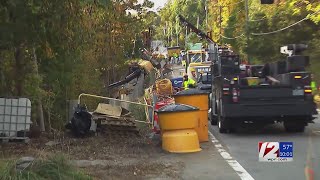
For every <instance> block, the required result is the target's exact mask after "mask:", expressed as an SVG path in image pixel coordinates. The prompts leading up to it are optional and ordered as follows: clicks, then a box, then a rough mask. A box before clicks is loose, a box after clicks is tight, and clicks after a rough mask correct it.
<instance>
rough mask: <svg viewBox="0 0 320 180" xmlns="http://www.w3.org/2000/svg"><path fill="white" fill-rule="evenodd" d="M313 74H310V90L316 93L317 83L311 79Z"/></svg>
mask: <svg viewBox="0 0 320 180" xmlns="http://www.w3.org/2000/svg"><path fill="white" fill-rule="evenodd" d="M313 78H314V77H313V74H311V84H310V86H311V90H312V94H316V93H317V83H316V82H315V81H314V80H313Z"/></svg>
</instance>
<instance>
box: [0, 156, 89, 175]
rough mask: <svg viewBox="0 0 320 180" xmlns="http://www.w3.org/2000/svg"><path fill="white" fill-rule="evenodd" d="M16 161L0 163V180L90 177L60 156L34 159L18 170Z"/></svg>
mask: <svg viewBox="0 0 320 180" xmlns="http://www.w3.org/2000/svg"><path fill="white" fill-rule="evenodd" d="M16 164H17V161H16V160H11V161H3V162H1V163H0V179H3V180H29V179H32V180H40V179H48V180H59V179H61V180H63V179H74V180H90V179H92V178H91V177H90V176H88V175H86V174H84V173H83V172H81V171H79V170H78V169H76V168H75V167H73V166H72V165H71V164H70V161H69V160H68V159H67V158H66V157H65V156H62V155H54V156H51V157H48V158H42V159H36V160H34V161H32V162H30V163H29V165H28V166H25V168H23V169H19V170H18V168H17V167H18V166H17V165H16Z"/></svg>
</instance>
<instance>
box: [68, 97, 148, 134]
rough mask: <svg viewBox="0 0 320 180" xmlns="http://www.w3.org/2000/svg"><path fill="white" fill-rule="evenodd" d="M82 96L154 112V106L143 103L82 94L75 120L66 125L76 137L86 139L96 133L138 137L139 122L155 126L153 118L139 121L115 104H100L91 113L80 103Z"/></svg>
mask: <svg viewBox="0 0 320 180" xmlns="http://www.w3.org/2000/svg"><path fill="white" fill-rule="evenodd" d="M82 96H88V97H92V98H98V99H105V100H112V101H119V102H123V103H129V104H133V105H137V106H144V107H145V108H152V111H153V107H152V106H149V105H146V104H142V103H137V102H131V101H125V100H119V99H114V98H109V97H103V96H97V95H92V94H80V95H79V99H78V106H77V107H76V108H75V111H74V115H73V118H72V119H71V121H70V122H69V123H68V124H67V125H66V129H70V130H71V131H72V132H73V134H74V135H75V136H76V137H84V136H87V135H89V134H90V133H95V132H97V133H101V134H107V135H129V136H130V135H138V134H139V130H138V128H137V124H136V123H137V122H139V123H145V124H149V125H150V127H151V125H152V124H153V118H151V119H149V118H147V120H146V121H140V120H137V119H136V118H135V117H134V116H133V114H132V113H131V112H130V111H129V110H127V109H125V108H123V107H121V106H116V105H113V104H107V103H99V104H98V106H97V108H96V110H94V111H93V112H89V111H88V109H87V108H86V106H84V105H82V104H81V102H80V99H81V97H82Z"/></svg>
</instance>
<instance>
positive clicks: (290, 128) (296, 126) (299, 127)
mask: <svg viewBox="0 0 320 180" xmlns="http://www.w3.org/2000/svg"><path fill="white" fill-rule="evenodd" d="M283 124H284V128H285V129H286V131H287V132H304V129H305V124H304V123H300V122H299V123H297V122H296V123H294V122H284V123H283Z"/></svg>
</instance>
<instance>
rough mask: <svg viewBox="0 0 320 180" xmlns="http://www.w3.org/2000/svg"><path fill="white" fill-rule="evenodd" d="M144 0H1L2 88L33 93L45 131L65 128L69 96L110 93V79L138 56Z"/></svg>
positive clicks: (12, 93)
mask: <svg viewBox="0 0 320 180" xmlns="http://www.w3.org/2000/svg"><path fill="white" fill-rule="evenodd" d="M152 6H153V3H152V2H150V1H148V0H146V1H144V2H143V3H142V4H138V3H137V1H136V0H128V1H108V0H43V1H34V0H25V1H21V0H3V1H1V2H0V27H1V28H0V38H1V42H0V96H1V97H27V98H29V99H30V100H31V101H32V107H33V109H32V113H33V117H32V120H34V122H35V123H36V124H38V125H39V126H40V128H41V130H42V131H44V130H51V128H54V129H60V128H63V126H64V122H66V115H67V112H66V108H67V100H70V99H71V100H72V99H76V98H77V96H78V95H79V94H80V93H91V94H99V95H107V96H108V95H110V94H111V93H112V92H110V90H109V89H108V88H107V87H108V85H109V84H111V83H113V82H115V81H118V80H119V79H120V78H121V77H123V74H125V73H127V69H128V68H127V65H126V64H125V62H126V61H127V60H129V59H134V58H138V57H139V56H140V51H139V48H141V47H142V46H143V42H142V40H143V36H142V35H141V32H142V31H144V30H145V29H147V27H149V24H150V23H151V22H150V21H148V18H146V17H149V16H152V14H154V12H149V8H151V7H152Z"/></svg>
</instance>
